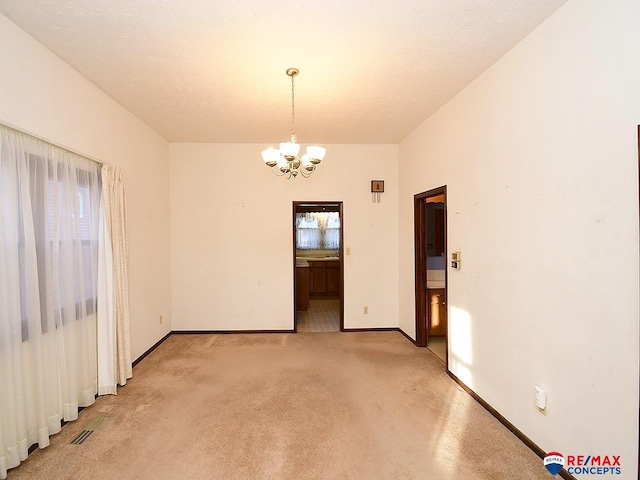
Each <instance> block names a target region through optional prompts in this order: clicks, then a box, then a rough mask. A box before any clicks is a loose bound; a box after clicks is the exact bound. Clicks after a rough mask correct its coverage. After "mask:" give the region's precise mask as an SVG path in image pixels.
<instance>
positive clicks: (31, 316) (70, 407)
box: [0, 126, 110, 478]
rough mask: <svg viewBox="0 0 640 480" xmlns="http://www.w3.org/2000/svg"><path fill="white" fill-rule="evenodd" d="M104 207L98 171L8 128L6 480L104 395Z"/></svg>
mask: <svg viewBox="0 0 640 480" xmlns="http://www.w3.org/2000/svg"><path fill="white" fill-rule="evenodd" d="M100 204H101V186H100V167H99V165H98V164H96V163H95V162H92V161H90V160H87V159H85V158H83V157H81V156H79V155H75V154H72V153H70V152H67V151H65V150H63V149H60V148H57V147H54V146H51V145H49V144H47V143H45V142H41V141H39V140H37V139H34V138H33V137H30V136H28V135H25V134H22V133H19V132H16V131H14V130H12V129H8V128H5V127H3V126H0V478H6V475H7V469H9V468H12V467H15V466H17V465H18V464H19V463H20V461H22V460H24V459H26V458H27V451H28V448H29V446H30V445H33V444H36V443H37V444H38V445H39V447H41V448H42V447H46V446H47V445H48V444H49V436H50V435H52V434H54V433H56V432H58V431H59V430H60V422H61V420H65V421H70V420H75V419H76V418H77V416H78V408H79V407H84V406H88V405H90V404H92V403H93V402H94V399H95V395H96V393H97V392H98V385H97V368H98V367H97V342H98V340H99V341H100V342H104V341H105V339H98V338H97V336H96V309H97V307H100V308H102V306H103V305H104V303H106V301H105V299H99V298H98V295H99V289H98V280H99V275H98V269H99V257H100V256H101V255H103V256H104V255H105V250H104V249H107V250H108V249H109V248H110V246H109V245H108V244H105V242H101V241H100V239H101V236H100V233H101V227H100V226H101V223H102V224H103V225H102V228H103V229H104V228H105V226H104V221H105V219H104V217H102V218H101V216H100V212H101V209H100ZM103 238H104V235H103ZM103 268H104V267H103ZM105 281H107V282H109V278H108V276H107V277H106V280H105ZM106 341H107V342H109V341H110V340H109V339H107V340H106Z"/></svg>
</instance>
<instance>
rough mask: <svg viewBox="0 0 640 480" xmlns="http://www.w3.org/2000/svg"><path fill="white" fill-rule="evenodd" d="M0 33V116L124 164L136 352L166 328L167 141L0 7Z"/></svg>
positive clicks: (167, 270) (89, 153)
mask: <svg viewBox="0 0 640 480" xmlns="http://www.w3.org/2000/svg"><path fill="white" fill-rule="evenodd" d="M0 38H1V39H2V41H1V42H0V65H2V74H1V75H0V121H2V122H5V123H9V124H11V125H12V126H15V127H18V128H21V129H23V130H25V131H27V132H29V133H33V134H36V135H38V136H40V137H44V138H46V139H48V140H50V141H52V142H54V143H57V144H58V145H62V146H65V147H68V148H70V149H72V150H75V151H77V152H78V153H81V154H84V155H87V156H90V157H92V158H94V159H97V160H100V161H103V162H107V163H111V164H114V165H119V166H122V167H123V168H124V169H125V170H126V180H125V181H126V189H127V207H128V227H129V249H130V297H131V349H132V356H133V358H136V357H138V356H139V355H140V354H142V353H144V351H145V350H146V349H148V348H149V347H150V346H152V345H153V344H154V343H155V342H156V341H158V340H159V339H160V338H162V336H163V335H164V334H166V333H167V332H168V331H169V330H170V328H171V323H170V322H171V319H170V293H169V288H170V284H169V191H168V189H169V161H168V156H169V154H168V152H169V146H168V142H167V141H166V140H165V139H163V138H162V137H161V136H159V135H158V134H157V133H155V132H154V131H153V130H151V128H149V127H148V126H147V125H146V124H144V123H143V122H141V121H140V120H139V119H138V118H136V117H135V116H133V115H132V114H131V113H130V112H129V111H127V110H125V109H124V108H123V107H122V106H121V105H119V104H118V103H116V102H115V101H114V100H113V99H112V98H110V97H109V96H108V95H106V94H105V93H104V92H102V91H101V90H100V89H98V88H97V87H96V86H95V85H93V84H92V83H91V82H89V81H88V80H87V79H86V78H84V77H83V76H82V75H80V74H79V73H78V72H77V71H76V70H74V69H72V68H71V67H70V66H69V65H68V64H66V63H65V62H63V61H62V60H60V58H58V57H57V56H55V55H53V54H52V53H51V52H50V51H49V50H47V49H45V48H44V47H43V46H42V45H41V44H40V43H38V42H37V41H36V40H34V39H33V38H32V37H30V36H29V35H27V34H26V33H25V32H24V31H22V30H21V29H19V28H18V27H17V26H16V25H14V24H13V23H12V22H10V21H9V20H8V19H7V18H6V17H4V16H3V15H0ZM160 315H164V319H163V320H164V321H163V324H162V325H160V322H159V316H160Z"/></svg>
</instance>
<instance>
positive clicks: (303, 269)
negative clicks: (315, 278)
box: [296, 262, 309, 312]
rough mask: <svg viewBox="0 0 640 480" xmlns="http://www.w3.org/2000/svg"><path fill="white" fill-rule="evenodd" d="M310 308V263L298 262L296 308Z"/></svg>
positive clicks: (298, 309) (301, 309)
mask: <svg viewBox="0 0 640 480" xmlns="http://www.w3.org/2000/svg"><path fill="white" fill-rule="evenodd" d="M307 308H309V264H308V263H307V262H296V310H297V311H299V312H300V311H305V310H306V309H307Z"/></svg>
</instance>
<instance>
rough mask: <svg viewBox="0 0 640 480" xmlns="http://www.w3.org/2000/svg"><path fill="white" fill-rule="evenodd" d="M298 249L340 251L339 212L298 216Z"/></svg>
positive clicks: (300, 214) (301, 214)
mask: <svg viewBox="0 0 640 480" xmlns="http://www.w3.org/2000/svg"><path fill="white" fill-rule="evenodd" d="M296 248H297V249H299V250H338V249H339V248H340V214H339V213H338V212H310V213H298V214H296Z"/></svg>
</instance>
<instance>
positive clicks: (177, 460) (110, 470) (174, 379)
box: [8, 332, 549, 480]
mask: <svg viewBox="0 0 640 480" xmlns="http://www.w3.org/2000/svg"><path fill="white" fill-rule="evenodd" d="M98 417H105V418H103V419H102V420H101V422H97V423H99V425H98V426H97V427H96V430H95V431H94V433H92V434H91V435H90V436H89V437H88V439H87V440H86V441H85V442H84V443H83V444H82V445H70V444H68V442H69V440H71V439H72V438H73V437H74V436H75V435H76V434H78V432H80V431H81V430H82V429H83V427H85V426H87V425H88V424H90V423H91V422H92V421H95V420H96V419H98ZM8 478H9V480H18V479H30V480H32V479H48V478H56V479H68V478H124V479H134V478H135V479H149V480H151V479H153V480H158V479H169V478H170V479H175V478H185V479H197V478H203V479H204V478H214V479H225V480H233V479H242V480H248V479H251V480H253V479H291V480H294V479H295V480H305V479H337V478H348V479H350V480H359V479H362V480H375V479H380V480H383V479H384V480H388V479H415V480H418V479H420V480H423V479H432V480H458V479H465V480H480V479H483V480H485V479H486V480H489V479H512V478H517V479H519V480H525V479H540V480H543V479H544V480H547V479H548V478H549V474H548V473H547V471H546V470H545V468H544V467H543V464H542V460H541V459H540V458H538V457H537V456H536V455H535V454H534V453H533V452H532V451H531V450H529V449H528V448H527V447H526V446H525V445H524V444H523V443H522V442H521V441H520V440H518V439H517V438H516V437H514V436H513V435H512V434H511V433H510V432H509V431H508V430H507V429H506V428H505V427H503V426H502V425H501V424H500V423H498V421H497V420H496V419H495V418H493V417H492V416H491V415H490V414H489V413H488V412H487V411H486V410H485V409H484V408H482V407H481V406H480V405H479V404H478V403H477V402H476V401H475V400H473V399H472V398H471V397H470V396H469V395H467V394H466V393H465V392H464V391H462V390H461V389H460V388H458V386H457V385H456V384H455V383H454V382H453V381H452V380H451V379H450V378H449V377H448V376H447V375H446V374H445V372H444V369H443V368H442V363H441V362H440V361H439V360H438V359H437V358H435V357H434V356H433V355H432V354H431V353H430V352H428V351H427V350H426V349H421V348H416V347H414V346H413V345H412V344H411V343H410V342H409V341H407V339H406V338H404V337H403V336H402V335H401V334H400V333H398V332H364V333H315V334H305V333H298V334H254V335H250V334H245V335H242V334H232V335H222V334H220V335H211V334H196V335H172V336H170V337H169V338H168V339H167V340H166V341H165V342H164V343H163V344H162V345H160V346H159V347H158V348H157V349H156V350H155V351H153V352H152V353H151V354H150V355H149V356H147V357H146V358H145V359H144V360H143V361H142V362H141V363H140V364H138V365H137V366H136V367H135V368H134V377H133V379H131V380H130V381H129V382H128V383H127V385H126V386H125V387H123V388H121V389H119V390H118V395H117V396H104V397H99V398H98V399H97V401H96V403H95V404H94V405H93V406H91V407H88V408H86V409H84V410H83V411H82V412H81V413H80V418H79V419H78V421H76V422H72V423H69V424H67V425H65V427H64V428H63V429H62V432H61V433H60V434H58V435H55V436H53V437H52V438H51V446H49V447H47V448H45V449H42V450H36V451H35V452H34V453H33V454H32V455H31V457H30V458H29V459H28V460H27V461H25V462H23V463H22V464H21V465H20V466H19V467H18V468H16V469H13V470H11V471H10V472H9V477H8Z"/></svg>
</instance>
